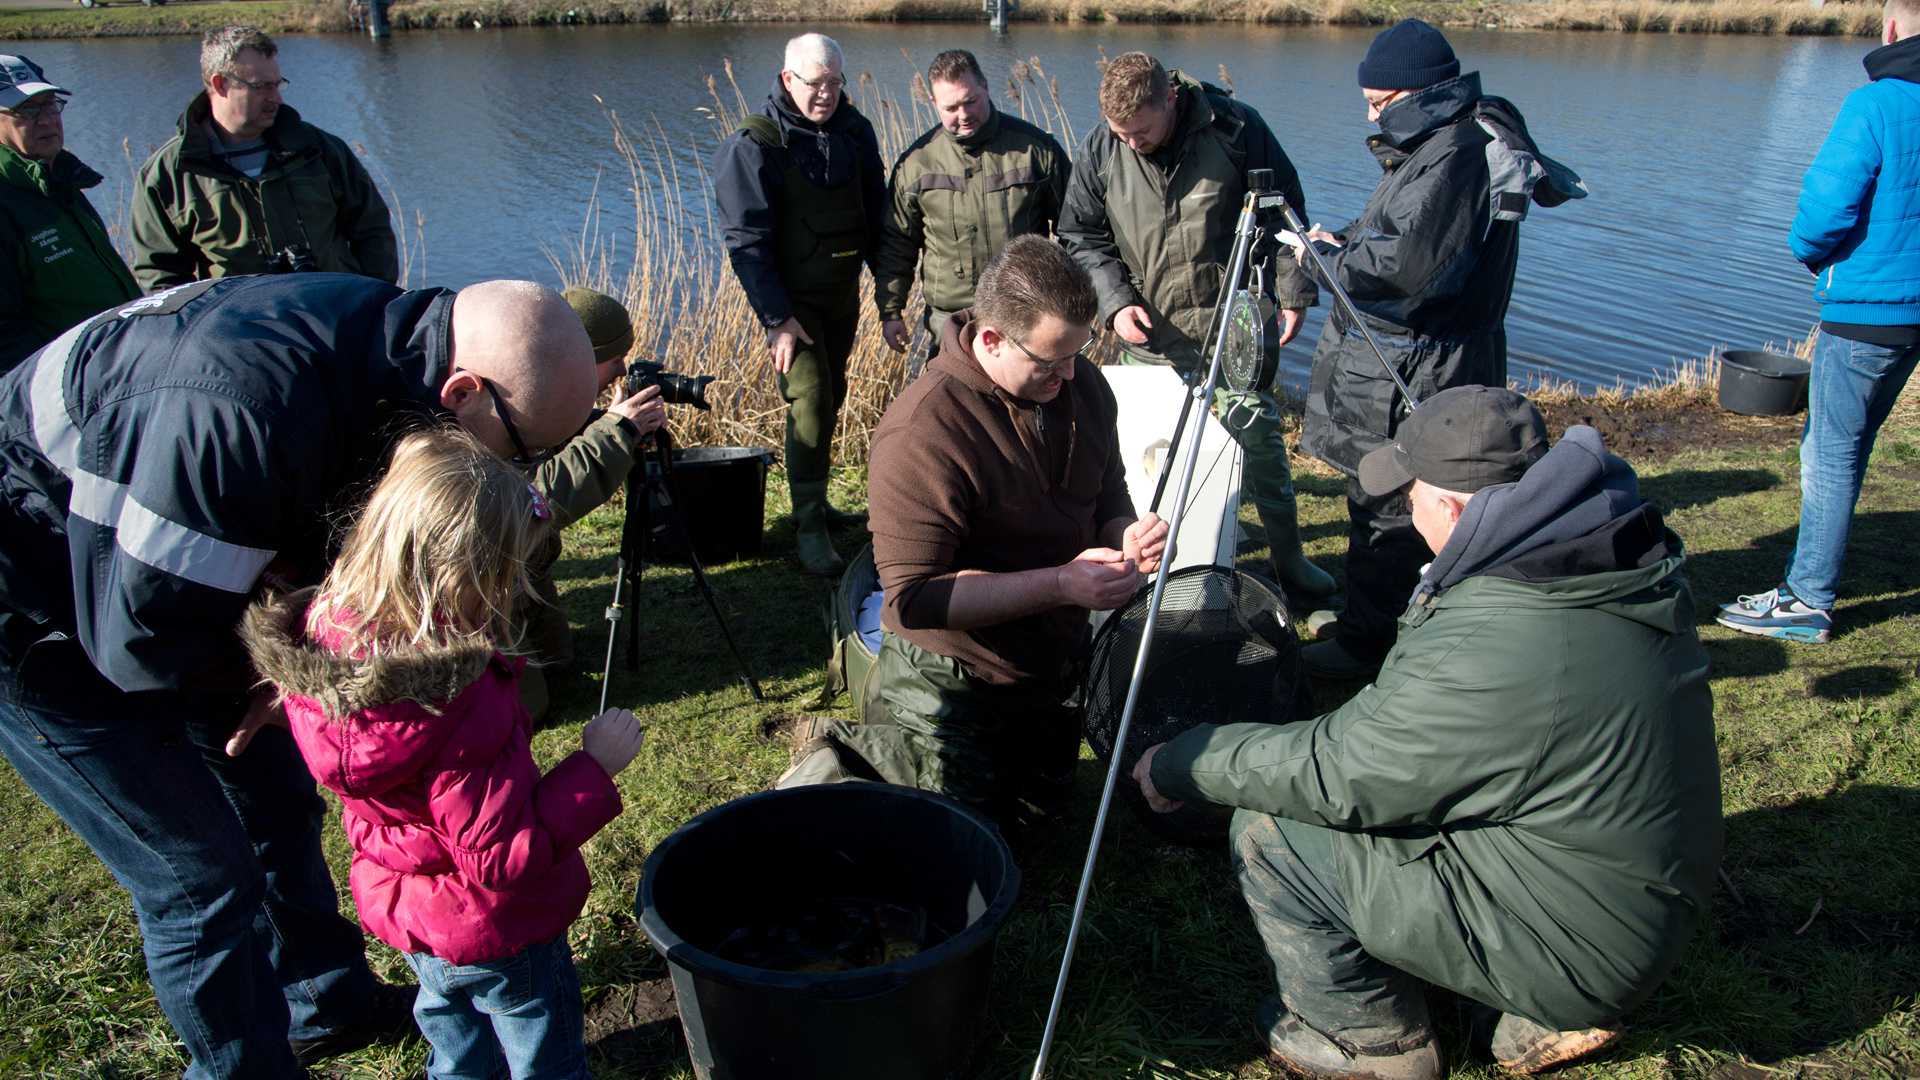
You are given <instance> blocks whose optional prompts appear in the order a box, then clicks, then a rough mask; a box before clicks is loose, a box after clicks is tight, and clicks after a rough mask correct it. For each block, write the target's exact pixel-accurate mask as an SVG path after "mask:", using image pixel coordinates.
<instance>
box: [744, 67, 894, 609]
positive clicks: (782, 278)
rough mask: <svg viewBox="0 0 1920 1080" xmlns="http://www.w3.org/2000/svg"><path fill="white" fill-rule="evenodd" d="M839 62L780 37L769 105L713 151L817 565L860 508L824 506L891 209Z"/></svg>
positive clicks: (805, 538) (810, 565)
mask: <svg viewBox="0 0 1920 1080" xmlns="http://www.w3.org/2000/svg"><path fill="white" fill-rule="evenodd" d="M845 69H846V62H845V59H844V58H843V57H842V55H841V53H840V46H839V45H838V44H836V43H835V42H834V40H833V39H832V38H830V37H827V36H826V35H824V34H802V35H800V36H799V37H797V38H794V39H793V40H792V41H789V42H787V56H786V67H785V68H784V69H783V70H782V71H781V72H780V79H779V81H778V83H776V84H775V86H774V88H773V92H772V93H771V94H768V95H767V100H766V103H765V104H763V105H761V106H760V111H759V112H757V113H755V114H753V115H751V116H749V117H747V119H746V121H745V122H744V123H742V124H741V125H740V130H739V131H736V132H734V133H733V135H732V136H730V137H729V138H727V139H724V140H722V141H721V143H720V147H719V149H717V150H715V151H714V156H713V189H714V202H715V204H716V206H717V207H718V208H719V211H720V219H721V221H722V222H724V223H725V230H724V232H725V236H726V242H727V257H728V259H730V260H731V261H732V263H733V272H734V273H735V274H736V275H738V276H739V278H740V287H741V288H743V289H745V290H746V293H747V302H748V303H750V304H752V305H753V311H754V314H755V315H757V316H758V317H759V319H760V323H761V325H762V326H765V327H766V329H767V349H768V350H769V351H770V352H771V353H772V355H773V367H774V370H775V371H777V372H778V373H779V378H780V396H781V397H783V398H785V399H786V402H787V441H786V468H787V488H788V490H789V491H790V492H791V493H792V495H793V527H794V547H795V554H796V556H797V557H798V559H799V562H800V567H801V569H803V570H805V571H807V572H808V573H810V574H820V575H824V576H834V575H837V574H839V573H840V571H842V570H844V569H845V568H846V563H845V562H844V561H843V560H842V559H841V558H840V554H839V553H838V552H836V551H835V550H834V549H833V539H832V537H831V536H829V535H828V530H829V529H833V528H839V527H842V526H846V525H856V524H859V523H860V522H863V521H865V520H866V515H864V514H843V513H841V512H840V511H838V510H835V509H834V508H833V507H831V506H829V505H828V504H827V474H828V469H829V466H830V465H831V464H832V456H833V429H834V424H835V422H836V421H837V420H838V418H839V413H840V405H841V403H842V402H844V401H845V400H846V397H847V357H848V356H851V355H852V354H853V339H854V334H855V332H856V331H857V330H858V329H859V326H860V267H861V265H862V263H863V262H869V261H872V260H873V258H874V253H875V251H876V250H878V248H879V244H880V233H881V229H882V225H881V220H882V218H883V217H884V216H885V214H886V184H887V181H886V172H885V166H883V165H881V164H880V142H879V140H878V139H877V138H876V137H875V136H874V133H873V125H872V124H871V123H869V122H868V120H867V118H866V117H864V116H862V115H860V112H859V110H857V109H855V108H854V107H853V101H852V99H851V98H849V97H848V96H847V94H846V87H847V80H846V75H845ZM874 270H875V274H876V277H877V276H878V271H879V267H878V265H877V264H876V266H875V267H874Z"/></svg>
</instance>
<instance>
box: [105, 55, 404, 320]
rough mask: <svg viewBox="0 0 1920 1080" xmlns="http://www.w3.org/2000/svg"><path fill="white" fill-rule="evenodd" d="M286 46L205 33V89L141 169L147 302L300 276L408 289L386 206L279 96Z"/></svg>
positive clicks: (346, 158)
mask: <svg viewBox="0 0 1920 1080" xmlns="http://www.w3.org/2000/svg"><path fill="white" fill-rule="evenodd" d="M279 51H280V48H279V46H277V45H275V44H274V43H273V39H272V38H270V37H268V36H267V35H265V34H263V33H261V32H260V31H259V30H256V29H254V28H253V27H251V26H223V27H220V28H219V29H217V30H209V31H207V36H206V38H205V40H204V41H202V42H201V45H200V79H201V82H202V83H203V84H204V85H205V87H206V89H204V90H202V91H201V92H200V94H199V96H197V97H195V98H194V99H193V101H192V102H190V103H189V104H188V105H187V111H186V112H185V113H183V114H181V116H180V133H179V134H178V135H175V136H174V137H173V138H172V139H170V140H168V141H167V143H166V145H164V146H162V147H161V148H160V149H159V150H157V151H155V152H154V155H153V156H152V157H150V158H148V159H147V163H146V164H145V165H144V166H142V167H141V169H140V190H139V191H138V192H137V193H136V194H135V197H134V201H133V275H134V277H136V278H138V279H139V281H140V284H141V286H142V287H144V288H145V289H146V290H147V291H148V292H156V291H158V290H160V289H166V288H171V287H172V286H174V285H179V284H183V283H185V282H188V281H197V280H201V279H204V278H217V277H230V276H233V275H236V274H272V273H285V272H288V271H294V270H324V271H327V272H329V273H340V274H364V275H366V276H368V277H374V278H379V279H380V280H382V281H387V282H393V281H398V280H400V259H399V254H398V247H397V245H396V244H395V242H394V237H393V222H392V221H391V220H390V219H389V217H388V215H387V204H386V200H384V199H382V198H381V197H380V192H379V191H377V190H375V189H374V186H373V179H372V178H371V177H369V176H368V175H367V170H366V167H365V166H363V165H361V164H360V160H359V159H358V158H356V157H354V156H353V151H352V150H350V149H348V147H347V144H346V143H345V142H343V141H341V140H340V139H339V138H338V137H337V136H334V135H330V134H328V133H327V132H324V131H321V130H320V129H319V128H317V127H314V126H313V125H312V124H309V123H307V122H306V121H304V120H302V119H300V114H299V113H297V112H294V111H293V107H292V106H290V105H287V104H286V103H285V102H284V101H283V100H282V99H281V97H280V92H281V91H282V90H284V89H286V87H287V84H288V82H289V81H290V80H288V79H284V78H281V77H280V61H279V60H278V59H277V58H276V56H277V54H278V53H279Z"/></svg>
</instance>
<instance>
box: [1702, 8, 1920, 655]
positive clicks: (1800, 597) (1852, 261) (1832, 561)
mask: <svg viewBox="0 0 1920 1080" xmlns="http://www.w3.org/2000/svg"><path fill="white" fill-rule="evenodd" d="M1915 34H1920V3H1912V2H1909V0H1891V2H1889V3H1888V4H1887V7H1886V13H1885V19H1884V23H1883V26H1882V31H1881V41H1883V42H1884V43H1885V44H1884V45H1883V46H1882V47H1880V48H1878V49H1875V50H1874V51H1872V52H1870V53H1868V54H1867V59H1866V68H1867V77H1868V78H1869V79H1871V80H1872V81H1871V82H1869V83H1868V84H1867V85H1865V86H1863V87H1861V88H1860V89H1858V90H1855V91H1854V92H1853V93H1851V94H1849V95H1847V101H1846V104H1845V105H1843V106H1841V108H1840V115H1839V116H1838V117H1836V118H1835V119H1834V122H1833V130H1832V131H1831V132H1829V133H1828V135H1827V141H1826V142H1825V143H1823V144H1822V145H1821V147H1820V153H1819V154H1818V155H1817V156H1816V157H1815V158H1814V160H1813V165H1812V167H1810V168H1809V169H1808V170H1807V179H1806V183H1805V184H1804V185H1803V186H1802V187H1801V189H1800V212H1799V213H1798V214H1796V215H1795V216H1794V219H1793V231H1792V234H1791V236H1790V237H1789V243H1790V244H1791V245H1792V247H1793V254H1794V257H1795V258H1797V259H1799V260H1800V261H1801V262H1803V263H1805V264H1806V266H1807V269H1809V270H1811V271H1813V274H1814V295H1815V296H1817V297H1819V299H1820V303H1821V308H1820V343H1819V345H1818V347H1817V350H1816V351H1815V353H1814V357H1813V378H1812V380H1811V381H1810V382H1809V383H1808V384H1807V386H1808V389H1807V423H1806V427H1805V429H1804V430H1803V431H1802V433H1801V436H1800V535H1799V537H1798V538H1797V540H1796V542H1795V543H1794V548H1793V554H1792V555H1791V556H1789V557H1788V559H1787V572H1786V580H1785V581H1783V582H1782V583H1781V584H1780V585H1779V587H1777V588H1774V589H1771V590H1769V591H1767V592H1763V593H1760V594H1758V595H1755V596H1742V597H1740V598H1739V599H1738V600H1735V601H1734V602H1733V603H1731V604H1722V605H1720V616H1719V622H1720V625H1722V626H1730V627H1732V628H1734V629H1735V630H1740V631H1744V632H1745V633H1749V634H1760V635H1763V636H1765V637H1776V638H1784V639H1786V640H1788V641H1802V642H1810V643H1812V642H1823V641H1826V640H1827V639H1828V638H1829V637H1830V636H1831V635H1832V633H1833V605H1834V601H1835V598H1836V596H1837V594H1838V590H1839V586H1840V568H1841V566H1842V565H1843V563H1844V562H1845V559H1846V553H1847V537H1848V535H1849V534H1850V533H1851V532H1852V531H1853V507H1854V504H1855V503H1856V502H1858V501H1859V499H1860V484H1861V481H1862V479H1863V478H1864V477H1865V476H1866V471H1867V459H1868V458H1869V457H1871V456H1872V454H1873V443H1874V439H1875V437H1876V436H1878V435H1879V434H1880V425H1881V424H1883V423H1885V422H1886V419H1887V415H1888V414H1889V413H1891V412H1892V411H1893V405H1894V402H1896V401H1898V400H1899V398H1900V391H1901V390H1902V389H1904V388H1905V387H1906V385H1907V379H1908V377H1909V376H1911V375H1912V374H1913V368H1914V362H1915V360H1916V359H1920V270H1916V269H1915V266H1916V265H1920V264H1916V261H1915V260H1916V258H1920V234H1916V232H1915V231H1914V229H1913V228H1912V226H1911V224H1910V223H1911V221H1912V220H1913V218H1914V217H1915V216H1920V168H1916V158H1920V131H1916V127H1915V125H1916V124H1917V123H1920V86H1917V85H1916V84H1920V41H1915V40H1914V35H1915Z"/></svg>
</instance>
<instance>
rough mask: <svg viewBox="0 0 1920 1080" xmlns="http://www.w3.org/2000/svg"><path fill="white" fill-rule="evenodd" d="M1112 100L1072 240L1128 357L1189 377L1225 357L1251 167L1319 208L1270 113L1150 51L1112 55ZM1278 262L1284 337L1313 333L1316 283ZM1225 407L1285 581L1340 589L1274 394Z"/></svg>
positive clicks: (1070, 195) (1073, 203) (1313, 590)
mask: <svg viewBox="0 0 1920 1080" xmlns="http://www.w3.org/2000/svg"><path fill="white" fill-rule="evenodd" d="M1100 112H1101V114H1102V115H1103V116H1104V117H1105V118H1106V123H1105V124H1104V125H1102V126H1101V127H1100V128H1098V129H1097V130H1095V131H1093V132H1091V133H1090V134H1089V135H1088V136H1087V142H1086V145H1085V146H1084V147H1083V148H1082V149H1081V152H1080V160H1079V162H1078V163H1077V164H1076V165H1075V166H1074V169H1073V180H1072V182H1071V183H1070V184H1069V185H1068V188H1067V204H1066V208H1065V210H1063V211H1062V213H1061V215H1060V226H1059V230H1060V238H1061V240H1062V241H1063V242H1065V243H1066V245H1067V247H1068V250H1070V251H1072V252H1073V255H1074V258H1076V259H1078V260H1079V261H1080V264H1081V265H1082V266H1085V267H1086V268H1087V271H1088V273H1091V274H1092V275H1093V281H1094V285H1095V286H1096V287H1097V288H1098V290H1099V293H1100V321H1101V323H1102V324H1103V325H1106V326H1109V327H1111V328H1112V329H1113V332H1114V333H1115V334H1117V335H1119V337H1120V341H1121V348H1122V349H1123V350H1124V354H1125V355H1124V358H1123V359H1122V363H1146V364H1172V365H1173V366H1174V367H1175V368H1177V369H1179V370H1180V372H1181V373H1182V374H1183V375H1185V374H1188V373H1190V372H1192V371H1194V370H1195V369H1196V368H1202V367H1204V365H1206V364H1207V363H1208V362H1209V361H1210V360H1211V359H1212V354H1211V352H1210V351H1209V350H1208V339H1209V333H1210V330H1211V327H1212V325H1213V318H1214V312H1215V310H1216V308H1217V307H1218V305H1219V302H1220V285H1221V282H1222V280H1223V279H1224V278H1225V277H1226V275H1227V269H1228V266H1227V264H1228V262H1229V260H1230V259H1231V258H1232V255H1233V245H1234V242H1235V228H1234V226H1235V223H1236V222H1237V221H1238V219H1239V215H1240V206H1241V202H1242V199H1243V197H1244V196H1245V195H1246V191H1247V172H1248V170H1251V169H1272V170H1273V175H1274V179H1275V182H1276V183H1277V184H1278V186H1279V189H1280V191H1281V192H1282V193H1283V194H1284V195H1285V196H1286V199H1287V202H1288V204H1289V205H1291V206H1292V207H1293V209H1294V211H1295V212H1296V213H1299V214H1301V215H1305V214H1306V212H1307V211H1306V201H1305V197H1304V196H1303V195H1302V194H1301V191H1300V177H1299V175H1298V174H1297V173H1296V172H1295V171H1294V168H1293V162H1291V161H1289V160H1288V159H1287V153H1286V151H1285V150H1282V149H1281V148H1280V143H1279V142H1278V141H1277V140H1276V139H1275V138H1274V137H1273V132H1272V131H1271V130H1269V129H1268V128H1267V124H1266V121H1264V120H1262V119H1261V118H1260V114H1259V113H1257V112H1255V111H1253V110H1252V109H1250V108H1248V107H1247V106H1245V105H1242V104H1240V103H1239V102H1237V101H1234V100H1233V99H1232V98H1230V97H1228V96H1227V94H1226V92H1225V91H1222V90H1219V89H1218V88H1216V87H1211V86H1207V85H1204V84H1202V83H1199V82H1196V81H1194V80H1193V79H1190V78H1188V77H1187V76H1185V75H1182V74H1181V73H1179V72H1177V71H1175V72H1169V71H1167V70H1166V69H1165V68H1163V67H1161V66H1160V62H1159V61H1158V60H1155V59H1154V58H1153V57H1151V56H1148V55H1147V54H1146V53H1141V52H1131V53H1125V54H1123V55H1121V56H1119V57H1116V58H1115V59H1114V60H1113V62H1112V63H1110V64H1108V65H1107V70H1106V73H1105V74H1104V75H1103V76H1102V77H1101V79H1100ZM1267 269H1268V282H1269V284H1268V286H1267V288H1268V289H1269V290H1270V291H1271V292H1272V293H1273V295H1274V296H1275V297H1277V304H1278V306H1279V308H1280V319H1281V323H1282V326H1281V329H1280V330H1279V334H1278V337H1277V338H1275V339H1273V340H1275V342H1276V343H1275V344H1274V345H1273V348H1275V349H1277V348H1279V347H1280V346H1281V345H1285V344H1286V343H1287V342H1289V341H1291V340H1293V337H1294V335H1296V334H1298V333H1299V332H1300V319H1301V316H1302V315H1303V314H1304V313H1305V311H1306V309H1307V308H1308V307H1310V306H1311V305H1312V304H1313V302H1314V298H1315V289H1314V286H1313V284H1312V282H1311V281H1310V280H1309V279H1308V278H1307V277H1306V275H1304V274H1302V273H1301V272H1300V269H1299V267H1298V266H1297V265H1295V264H1294V262H1293V260H1292V258H1291V257H1290V256H1288V255H1284V254H1281V255H1277V256H1276V257H1275V258H1274V259H1273V260H1272V261H1271V263H1270V264H1269V266H1268V268H1267ZM1271 333H1272V328H1271V327H1270V328H1269V334H1270V335H1271ZM1214 405H1215V407H1216V408H1217V409H1218V410H1219V413H1220V419H1221V422H1222V424H1223V426H1225V428H1226V429H1227V433H1228V434H1230V435H1232V436H1233V439H1234V441H1235V442H1238V443H1239V444H1240V447H1241V449H1242V450H1243V451H1245V454H1246V486H1247V489H1248V491H1249V492H1250V493H1251V494H1252V496H1253V505H1254V508H1255V509H1257V510H1258V511H1259V513H1260V523H1261V524H1262V525H1263V526H1265V528H1266V531H1267V542H1268V546H1269V550H1270V557H1271V559H1272V564H1273V572H1274V577H1275V579H1276V580H1277V581H1278V582H1279V583H1280V584H1281V585H1283V586H1285V588H1286V589H1287V591H1288V592H1289V593H1290V594H1291V595H1293V596H1294V597H1296V598H1298V599H1300V600H1301V601H1305V602H1315V601H1319V600H1322V599H1324V598H1326V597H1328V596H1331V595H1332V594H1333V591H1334V588H1335V586H1334V581H1333V579H1332V578H1331V577H1329V576H1327V574H1326V572H1325V571H1323V570H1321V569H1320V568H1319V567H1317V566H1315V565H1313V563H1312V562H1310V561H1308V559H1307V557H1306V554H1305V553H1304V552H1302V551H1301V549H1300V519H1299V514H1298V511H1297V508H1296V505H1295V501H1294V494H1293V472H1292V469H1291V467H1290V466H1289V465H1288V462H1287V444H1286V440H1285V439H1283V438H1282V437H1281V433H1280V410H1279V405H1278V403H1277V402H1276V401H1275V400H1274V396H1273V394H1272V393H1270V392H1262V393H1235V392H1233V391H1229V390H1224V389H1223V390H1220V391H1218V392H1216V394H1215V396H1214Z"/></svg>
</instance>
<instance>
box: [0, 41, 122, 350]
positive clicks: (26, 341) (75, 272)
mask: <svg viewBox="0 0 1920 1080" xmlns="http://www.w3.org/2000/svg"><path fill="white" fill-rule="evenodd" d="M65 93H68V91H66V90H63V89H61V88H60V87H58V86H55V85H53V84H52V83H50V82H48V81H47V77H46V73H45V72H43V71H41V70H40V67H39V65H37V64H35V63H34V62H33V61H31V60H28V59H27V58H26V57H24V56H0V238H3V239H4V244H5V248H4V250H5V251H6V254H5V255H0V374H3V373H5V372H6V371H7V370H8V369H10V368H12V367H13V366H14V365H15V364H18V363H19V362H20V361H21V360H24V359H26V357H27V356H28V355H30V354H31V353H33V352H34V351H35V350H36V349H38V348H40V347H41V346H42V345H45V344H46V343H47V342H49V341H52V340H53V339H54V338H55V337H57V336H58V335H59V334H60V332H61V331H63V330H65V329H67V328H68V327H70V326H73V325H74V324H75V323H78V322H80V321H81V320H83V319H85V318H87V317H88V316H90V315H93V314H94V313H96V312H98V311H101V310H102V309H105V308H110V307H112V306H114V305H115V304H124V303H126V302H127V301H129V300H137V299H139V297H140V290H139V289H138V288H137V287H136V286H135V285H134V283H133V275H131V274H129V273H127V264H126V263H124V262H122V261H120V254H119V252H116V251H115V250H113V242H112V241H110V240H109V239H107V230H106V226H105V225H103V224H102V223H101V221H100V215H99V214H98V213H96V212H95V211H94V209H93V204H91V203H89V202H88V201H87V197H86V195H85V194H83V192H84V191H85V189H87V188H90V187H93V186H94V185H96V184H98V183H100V174H99V173H97V172H94V171H93V170H92V169H89V168H87V167H86V166H85V165H83V164H81V163H80V159H79V158H76V157H74V156H73V155H72V154H69V153H67V151H66V149H65V146H66V127H65V125H64V124H63V123H62V122H61V120H60V113H61V110H62V109H64V108H65V107H66V102H65V100H63V99H62V98H61V97H60V95H61V94H65Z"/></svg>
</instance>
